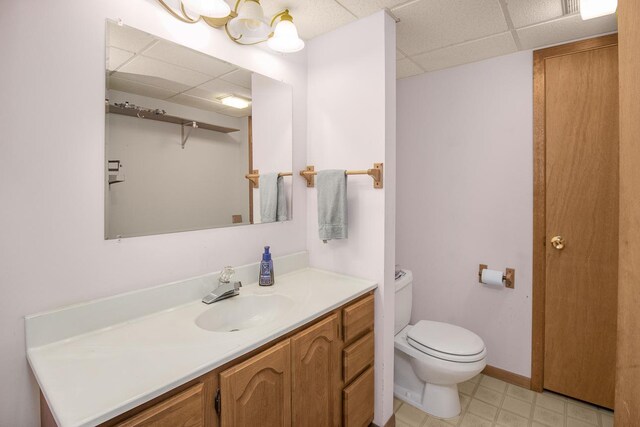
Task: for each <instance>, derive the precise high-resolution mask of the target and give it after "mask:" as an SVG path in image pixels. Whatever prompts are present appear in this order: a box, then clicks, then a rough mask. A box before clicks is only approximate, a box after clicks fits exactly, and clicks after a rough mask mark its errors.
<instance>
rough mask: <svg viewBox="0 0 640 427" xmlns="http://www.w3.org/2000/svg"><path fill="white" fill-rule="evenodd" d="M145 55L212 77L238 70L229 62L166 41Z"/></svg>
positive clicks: (156, 45)
mask: <svg viewBox="0 0 640 427" xmlns="http://www.w3.org/2000/svg"><path fill="white" fill-rule="evenodd" d="M143 55H144V56H148V57H150V58H155V59H159V60H161V61H164V62H168V63H170V64H174V65H178V66H180V67H184V68H188V69H190V70H194V71H198V72H200V73H203V74H206V75H208V76H211V77H218V76H221V75H223V74H225V73H228V72H230V71H233V70H234V69H235V68H236V67H235V66H234V65H231V64H229V63H228V62H224V61H222V60H219V59H217V58H214V57H212V56H209V55H205V54H204V53H200V52H197V51H195V50H191V49H189V48H187V47H185V46H181V45H178V44H175V43H171V42H168V41H165V40H160V41H159V42H158V43H156V44H155V45H153V46H152V47H151V48H150V49H147V50H146V51H144V53H143Z"/></svg>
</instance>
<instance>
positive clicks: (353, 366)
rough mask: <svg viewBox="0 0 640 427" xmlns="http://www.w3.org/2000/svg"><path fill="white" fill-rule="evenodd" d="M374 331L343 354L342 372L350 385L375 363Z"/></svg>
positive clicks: (345, 380) (346, 349)
mask: <svg viewBox="0 0 640 427" xmlns="http://www.w3.org/2000/svg"><path fill="white" fill-rule="evenodd" d="M373 354H374V348H373V331H372V332H369V333H368V334H367V335H365V336H364V337H362V338H360V339H359V340H358V341H356V342H354V343H353V344H351V345H350V346H349V347H347V348H345V349H344V350H343V352H342V367H343V369H342V372H343V377H344V382H345V383H348V382H350V381H351V380H352V379H354V378H355V377H356V376H357V375H358V374H359V373H360V372H362V371H364V370H365V369H366V368H367V367H368V366H369V365H371V364H372V363H373Z"/></svg>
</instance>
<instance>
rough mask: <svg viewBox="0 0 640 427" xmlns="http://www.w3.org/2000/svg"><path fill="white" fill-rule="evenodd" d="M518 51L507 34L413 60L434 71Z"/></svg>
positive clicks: (429, 53) (448, 48) (445, 49)
mask: <svg viewBox="0 0 640 427" xmlns="http://www.w3.org/2000/svg"><path fill="white" fill-rule="evenodd" d="M517 50H518V49H517V47H516V44H515V42H514V41H513V37H512V36H511V33H509V32H506V33H502V34H496V35H495V36H490V37H486V38H484V39H480V40H474V41H471V42H468V43H463V44H460V45H456V46H451V47H447V48H444V49H439V50H436V51H433V52H428V53H423V54H420V55H416V56H414V57H412V59H413V60H414V61H416V62H417V63H418V64H420V66H421V67H422V68H424V69H425V70H427V71H434V70H440V69H442V68H448V67H454V66H456V65H461V64H466V63H469V62H476V61H481V60H483V59H487V58H491V57H494V56H501V55H506V54H508V53H513V52H516V51H517Z"/></svg>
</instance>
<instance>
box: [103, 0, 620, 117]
mask: <svg viewBox="0 0 640 427" xmlns="http://www.w3.org/2000/svg"><path fill="white" fill-rule="evenodd" d="M227 1H228V2H229V4H230V5H231V6H232V7H233V6H234V5H235V1H234V0H227ZM578 2H579V0H262V1H261V4H262V6H263V8H264V11H265V15H266V16H268V17H269V16H273V15H274V14H276V13H278V12H280V11H281V10H283V9H285V8H288V9H289V10H290V11H291V13H292V15H293V17H294V22H295V23H296V26H297V28H298V31H299V33H300V36H301V37H302V38H303V39H305V40H309V39H312V38H314V37H317V36H319V35H321V34H323V33H326V32H329V31H331V30H334V29H336V28H338V27H341V26H343V25H345V24H348V23H350V22H353V21H356V20H357V19H360V18H364V17H366V16H368V15H371V14H373V13H375V12H378V11H379V10H382V9H388V10H389V11H390V12H391V14H392V15H393V16H394V17H396V18H397V19H398V21H399V22H398V25H397V78H398V79H402V78H406V77H411V76H415V75H418V74H422V73H425V72H429V71H435V70H440V69H444V68H449V67H453V66H456V65H461V64H465V63H470V62H475V61H480V60H483V59H487V58H491V57H495V56H500V55H506V54H509V53H514V52H517V51H519V50H529V49H536V48H540V47H543V46H550V45H553V44H559V43H563V42H567V41H570V40H576V39H581V38H586V37H590V36H595V35H599V34H606V33H611V32H615V31H616V30H617V22H616V16H615V15H609V16H605V17H601V18H596V19H593V20H589V21H582V19H581V18H580V14H579V13H578V7H577V5H578ZM112 28H114V29H115V30H114V31H112V34H111V36H110V39H109V47H108V57H109V62H108V63H109V85H110V88H112V89H116V90H121V91H126V92H131V93H136V94H140V95H145V96H150V97H153V98H159V99H164V100H167V101H170V102H176V103H179V104H183V105H187V106H191V107H195V108H200V109H205V110H209V111H215V112H217V113H221V114H226V115H229V116H233V117H244V116H247V115H250V114H251V107H248V108H247V109H244V110H237V109H233V108H230V107H227V106H224V105H222V104H221V103H220V102H219V98H221V97H222V96H225V95H237V96H243V97H247V98H250V97H251V73H250V72H249V71H246V70H243V69H239V68H237V67H235V66H234V65H232V64H229V63H226V62H223V61H220V60H217V59H215V58H212V57H210V56H207V55H204V54H201V53H198V52H196V51H192V50H189V49H186V48H182V47H178V46H176V45H174V44H172V43H168V42H166V41H163V40H161V39H157V38H155V37H153V36H151V35H149V34H146V33H142V32H139V31H136V30H132V29H129V28H127V27H118V26H117V25H112Z"/></svg>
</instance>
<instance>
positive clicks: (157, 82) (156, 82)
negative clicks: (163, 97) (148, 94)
mask: <svg viewBox="0 0 640 427" xmlns="http://www.w3.org/2000/svg"><path fill="white" fill-rule="evenodd" d="M111 77H114V78H118V79H121V80H129V81H130V82H136V83H141V84H144V85H147V86H154V87H156V88H159V89H164V90H168V91H170V92H173V93H178V92H183V91H185V90H187V89H189V88H190V87H191V86H187V85H183V84H181V83H176V82H173V81H170V80H165V79H162V78H160V77H153V76H145V75H141V74H130V73H124V72H122V71H116V72H115V73H113V74H112V75H111Z"/></svg>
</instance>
